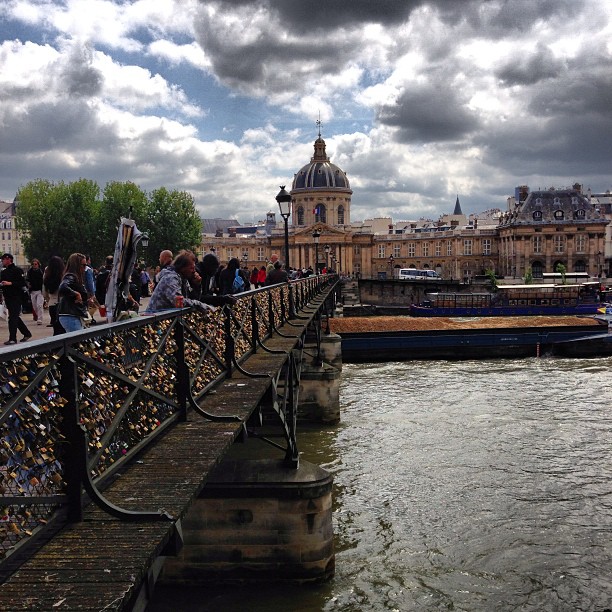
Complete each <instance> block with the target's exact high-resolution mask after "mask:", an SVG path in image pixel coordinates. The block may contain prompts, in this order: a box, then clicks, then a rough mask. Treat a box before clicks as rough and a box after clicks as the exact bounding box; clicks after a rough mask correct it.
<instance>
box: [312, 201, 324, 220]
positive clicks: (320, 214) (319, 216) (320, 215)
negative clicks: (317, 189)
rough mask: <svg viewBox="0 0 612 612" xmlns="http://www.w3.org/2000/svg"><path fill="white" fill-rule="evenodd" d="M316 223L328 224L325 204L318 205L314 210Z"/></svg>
mask: <svg viewBox="0 0 612 612" xmlns="http://www.w3.org/2000/svg"><path fill="white" fill-rule="evenodd" d="M314 214H315V221H320V222H321V223H327V208H325V204H321V203H319V204H317V205H316V206H315V209H314Z"/></svg>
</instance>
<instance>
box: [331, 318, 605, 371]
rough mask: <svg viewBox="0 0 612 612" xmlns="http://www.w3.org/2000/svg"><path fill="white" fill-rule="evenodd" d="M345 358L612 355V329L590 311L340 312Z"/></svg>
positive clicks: (336, 323) (334, 323)
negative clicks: (528, 313) (541, 313)
mask: <svg viewBox="0 0 612 612" xmlns="http://www.w3.org/2000/svg"><path fill="white" fill-rule="evenodd" d="M329 325H330V331H332V332H333V333H335V334H338V335H339V336H340V337H341V341H342V360H343V362H345V363H359V362H370V361H405V360H406V361H407V360H412V359H449V360H459V359H490V358H497V357H506V358H519V357H534V356H544V355H559V356H581V357H595V356H598V355H612V334H609V333H608V330H607V327H606V325H605V324H604V323H602V322H601V321H598V320H596V319H594V318H591V317H544V316H536V317H482V318H479V317H469V318H468V317H465V318H447V317H418V318H415V317H408V316H405V317H404V316H376V317H363V316H361V317H342V318H334V319H331V320H330V322H329Z"/></svg>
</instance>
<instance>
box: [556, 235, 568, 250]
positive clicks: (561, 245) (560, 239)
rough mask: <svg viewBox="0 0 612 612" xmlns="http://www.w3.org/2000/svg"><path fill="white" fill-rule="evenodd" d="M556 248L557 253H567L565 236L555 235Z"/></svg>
mask: <svg viewBox="0 0 612 612" xmlns="http://www.w3.org/2000/svg"><path fill="white" fill-rule="evenodd" d="M554 250H555V253H565V236H563V235H557V236H554Z"/></svg>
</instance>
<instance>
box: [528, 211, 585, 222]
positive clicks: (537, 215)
mask: <svg viewBox="0 0 612 612" xmlns="http://www.w3.org/2000/svg"><path fill="white" fill-rule="evenodd" d="M553 217H554V218H555V221H561V220H562V219H564V218H565V213H564V212H563V211H562V210H561V209H560V208H559V209H557V210H555V211H554V212H553ZM584 218H586V211H585V210H584V209H583V208H581V209H579V210H576V211H574V219H584ZM533 220H534V221H542V211H541V210H536V211H534V213H533Z"/></svg>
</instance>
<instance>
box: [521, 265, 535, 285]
mask: <svg viewBox="0 0 612 612" xmlns="http://www.w3.org/2000/svg"><path fill="white" fill-rule="evenodd" d="M523 282H524V283H525V284H526V285H531V283H533V270H532V269H531V267H528V268H527V270H525V276H524V277H523Z"/></svg>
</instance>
